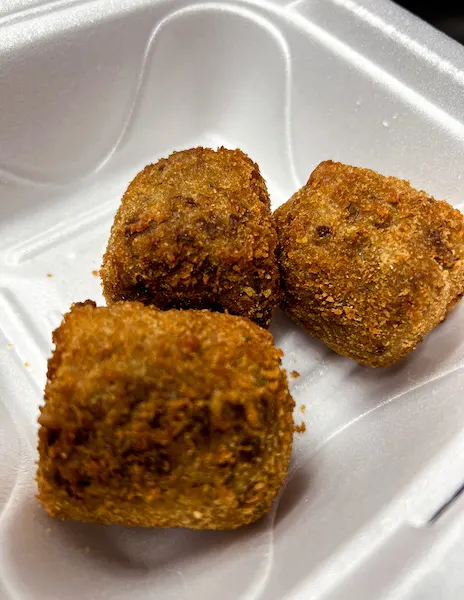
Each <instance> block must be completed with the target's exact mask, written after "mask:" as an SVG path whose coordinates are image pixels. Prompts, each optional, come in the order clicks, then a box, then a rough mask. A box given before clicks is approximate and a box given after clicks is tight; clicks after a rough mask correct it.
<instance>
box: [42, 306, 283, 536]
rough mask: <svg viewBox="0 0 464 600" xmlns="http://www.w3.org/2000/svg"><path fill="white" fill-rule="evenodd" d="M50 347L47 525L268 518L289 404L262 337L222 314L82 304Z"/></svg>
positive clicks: (214, 524) (216, 524)
mask: <svg viewBox="0 0 464 600" xmlns="http://www.w3.org/2000/svg"><path fill="white" fill-rule="evenodd" d="M53 339H54V342H55V344H56V349H55V351H54V354H53V357H52V358H51V359H50V361H49V366H48V374H47V376H48V381H47V385H46V388H45V405H44V406H43V408H42V409H41V416H40V418H39V423H40V425H41V428H40V430H39V453H40V460H39V468H38V475H37V480H38V486H39V499H40V501H41V502H42V504H43V505H44V507H45V508H46V510H47V512H48V513H49V514H50V515H52V516H54V517H61V518H66V519H76V520H80V521H88V522H97V523H119V524H123V525H138V526H158V527H190V528H195V529H233V528H236V527H241V526H242V525H246V524H248V523H251V522H253V521H255V520H256V519H258V518H259V517H261V516H262V515H263V514H264V513H265V512H266V511H268V510H269V508H270V506H271V503H272V500H273V499H274V497H275V496H276V494H277V492H278V490H279V488H280V487H281V485H282V483H283V481H284V479H285V477H286V474H287V469H288V463H289V458H290V452H291V447H292V433H293V430H292V428H293V420H292V409H293V404H294V403H293V400H292V398H291V396H290V394H289V391H288V388H287V380H286V375H285V371H283V370H282V369H281V368H280V356H281V351H279V350H278V349H276V348H275V347H274V345H273V339H272V336H271V334H270V333H268V332H267V331H265V330H264V329H261V328H260V327H258V326H257V325H256V324H254V323H252V322H251V321H249V320H248V319H244V318H241V317H234V316H232V315H225V314H218V313H212V312H208V311H194V310H187V311H178V310H170V311H166V312H162V311H160V310H158V309H157V308H155V307H147V306H144V305H143V304H141V303H139V302H127V303H118V304H114V305H113V306H111V307H109V308H106V307H102V308H96V307H95V304H94V303H93V302H90V301H87V302H85V303H83V304H76V305H74V306H73V307H72V309H71V312H70V313H68V314H67V315H65V317H64V321H63V323H62V324H61V325H60V327H59V328H58V329H57V330H56V331H55V332H54V335H53Z"/></svg>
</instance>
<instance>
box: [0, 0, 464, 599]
mask: <svg viewBox="0 0 464 600" xmlns="http://www.w3.org/2000/svg"><path fill="white" fill-rule="evenodd" d="M222 144H223V145H225V146H227V147H229V148H235V147H240V148H242V149H243V150H244V151H245V152H247V153H248V154H249V155H250V156H251V157H252V158H253V159H254V160H256V161H257V162H258V163H259V165H260V167H261V170H262V173H263V175H264V177H265V178H266V179H267V181H268V184H269V190H270V193H271V197H272V202H273V206H274V207H276V206H278V205H279V204H280V203H282V202H284V201H285V200H286V199H287V198H288V197H290V195H291V194H292V193H293V192H294V191H295V190H296V189H297V188H298V187H299V186H301V185H302V184H303V183H304V182H305V181H306V180H307V178H308V175H309V173H310V172H311V170H312V169H313V168H314V167H315V166H316V165H317V164H318V163H319V162H320V161H322V160H325V159H329V158H331V159H334V160H340V161H343V162H346V163H349V164H354V165H358V166H364V167H370V168H373V169H375V170H377V171H380V172H382V173H384V174H389V175H395V176H398V177H401V178H406V179H409V180H410V181H411V183H412V184H413V185H414V186H416V187H418V188H422V189H425V190H426V191H428V192H430V193H431V194H433V195H435V196H436V197H437V198H445V199H447V200H449V201H450V202H452V203H453V204H454V205H455V206H458V207H460V206H461V207H462V202H463V198H464V178H463V177H462V173H463V164H464V49H463V48H462V47H460V46H458V45H457V44H456V43H454V42H452V41H451V40H449V39H447V38H446V37H444V36H443V35H441V34H439V33H438V32H436V31H434V30H433V29H431V28H430V27H429V26H427V25H425V24H424V23H422V22H420V21H419V20H418V19H416V18H414V17H413V16H411V15H409V14H408V13H406V12H405V11H403V10H402V9H401V8H399V7H398V6H396V5H395V4H393V3H391V2H388V1H386V0H384V1H383V0H296V1H295V2H292V3H286V2H283V1H278V0H275V1H274V2H272V1H269V2H266V1H265V0H254V1H253V0H250V1H247V2H245V1H240V0H225V1H224V2H219V1H216V2H211V1H209V0H203V1H201V0H200V1H198V2H195V0H106V1H105V0H87V1H84V0H80V1H76V0H55V1H51V2H49V3H44V1H43V0H6V2H5V0H3V2H2V3H1V6H0V219H1V220H0V598H2V599H3V598H4V599H7V600H13V599H15V600H26V599H27V600H32V599H33V600H37V599H39V600H40V599H46V600H54V599H56V600H67V599H69V600H74V599H76V600H77V599H79V600H80V599H83V598H86V599H87V598H89V599H112V600H113V599H114V600H120V599H126V598H127V599H129V598H130V599H131V600H138V599H141V600H142V599H143V600H147V599H150V598H156V599H162V600H169V599H176V600H177V599H180V600H182V599H191V598H192V599H197V598H198V599H201V600H216V599H220V600H232V599H234V600H236V599H243V600H245V599H246V600H257V599H258V598H259V599H265V600H290V599H292V600H297V599H305V600H307V599H327V600H351V599H353V600H384V599H395V600H397V599H408V600H413V599H414V600H419V599H420V600H422V599H426V600H438V599H440V600H442V599H445V600H447V599H453V600H454V599H456V600H458V599H461V598H463V597H464V569H463V566H462V565H463V557H464V497H463V496H464V494H463V495H461V496H459V495H458V492H459V490H460V489H461V488H462V486H463V483H464V393H463V392H464V335H463V334H464V305H461V306H458V307H457V308H456V309H455V310H454V311H453V312H452V313H451V314H450V316H449V318H448V319H447V320H446V322H445V323H444V324H442V325H441V326H439V327H438V328H437V329H436V330H435V331H433V332H432V333H431V334H430V335H429V336H428V337H427V338H426V340H425V341H424V342H423V343H422V344H421V345H420V347H418V349H417V350H416V351H415V352H414V353H412V354H411V355H410V356H408V357H407V358H405V359H404V360H402V361H400V362H399V363H398V364H397V365H395V366H393V367H391V368H388V369H384V370H372V369H369V368H366V367H361V366H359V365H357V364H356V363H354V362H352V361H350V360H348V359H346V358H343V357H341V356H338V355H336V354H334V353H333V352H331V351H329V350H328V349H327V348H326V347H325V346H324V345H323V344H321V343H320V342H318V341H317V340H315V339H312V338H311V337H310V336H309V335H307V334H306V333H304V332H303V331H302V330H301V329H299V328H298V327H297V326H296V325H293V324H292V323H291V322H290V321H289V320H287V319H286V317H284V316H283V315H282V313H279V312H278V313H277V314H276V315H275V319H274V322H273V325H272V331H273V333H274V335H275V340H276V343H277V345H279V346H280V347H282V348H283V350H284V352H285V360H284V363H285V366H286V368H287V369H288V370H289V371H292V370H296V371H299V372H300V374H301V376H300V377H299V378H298V379H292V378H291V387H292V393H293V395H294V397H295V400H296V403H297V407H296V409H295V420H296V422H299V421H300V420H303V421H305V422H306V426H307V431H306V432H305V433H304V434H301V435H298V434H296V435H295V449H294V453H293V459H292V464H291V472H290V475H289V478H288V482H287V484H286V486H285V488H284V489H283V490H282V493H281V494H280V496H279V498H278V501H277V502H276V503H275V505H274V508H273V510H272V512H271V513H270V514H269V515H268V516H267V517H266V518H264V519H263V520H261V521H260V522H259V523H256V524H255V525H253V526H250V527H248V528H245V529H243V530H239V531H236V532H194V531H186V530H161V529H160V530H157V529H153V530H139V529H129V528H122V527H103V526H92V525H83V524H80V523H73V522H62V521H57V520H52V519H50V518H49V517H48V516H47V515H46V514H45V512H44V510H43V509H42V508H41V506H40V505H39V504H38V501H37V500H36V498H35V493H36V485H35V482H34V474H35V464H34V462H35V460H36V450H35V447H36V435H37V425H36V419H37V416H38V406H39V405H40V403H41V401H42V390H43V386H44V382H45V370H46V359H47V357H48V356H49V354H50V350H51V331H52V329H53V328H55V327H56V326H57V325H58V323H59V322H60V319H61V314H62V313H63V312H65V311H66V310H67V309H68V307H69V305H70V304H71V302H73V301H78V300H84V299H86V298H92V299H95V300H97V301H100V302H101V301H102V300H103V299H102V296H101V291H100V285H99V279H98V277H96V276H95V275H94V274H92V271H94V270H96V269H98V268H99V266H100V263H101V257H102V253H103V251H104V248H105V245H106V240H107V237H108V233H109V229H110V226H111V222H112V218H113V215H114V212H115V210H116V208H117V206H118V203H119V200H120V197H121V195H122V193H123V192H124V190H125V188H126V186H127V184H128V182H129V181H130V180H131V179H132V178H133V177H134V176H135V174H136V173H137V172H138V171H139V170H140V169H141V168H142V167H143V166H145V165H146V164H147V163H150V162H154V161H156V160H157V159H158V158H160V157H162V156H167V155H168V154H169V153H170V152H171V151H173V150H175V149H183V148H189V147H193V146H196V145H206V146H212V147H216V146H218V145H222ZM302 404H304V405H305V406H306V410H305V412H304V414H303V412H302V410H301V405H302ZM453 498H454V501H453V502H451V500H452V499H453Z"/></svg>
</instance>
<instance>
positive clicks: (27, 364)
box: [24, 360, 31, 369]
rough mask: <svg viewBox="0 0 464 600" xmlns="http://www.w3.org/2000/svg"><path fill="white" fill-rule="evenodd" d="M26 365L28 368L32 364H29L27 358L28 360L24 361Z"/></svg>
mask: <svg viewBox="0 0 464 600" xmlns="http://www.w3.org/2000/svg"><path fill="white" fill-rule="evenodd" d="M24 366H25V367H26V369H28V368H29V367H30V366H31V365H30V364H29V362H28V361H27V360H26V362H25V363H24Z"/></svg>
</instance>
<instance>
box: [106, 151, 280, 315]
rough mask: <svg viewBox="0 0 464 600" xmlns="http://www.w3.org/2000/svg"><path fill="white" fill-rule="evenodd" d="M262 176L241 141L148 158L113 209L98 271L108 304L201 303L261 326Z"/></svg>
mask: <svg viewBox="0 0 464 600" xmlns="http://www.w3.org/2000/svg"><path fill="white" fill-rule="evenodd" d="M276 247H277V235H276V232H275V229H274V226H273V223H272V216H271V212H270V201H269V195H268V193H267V189H266V184H265V182H264V180H263V178H262V177H261V175H260V172H259V169H258V166H257V165H256V164H255V163H253V162H252V161H251V160H250V159H249V158H248V157H247V156H246V155H245V154H244V153H243V152H241V151H240V150H226V149H225V148H219V149H218V150H217V152H215V151H213V150H210V149H208V148H194V149H191V150H185V151H183V152H175V153H174V154H172V155H171V156H170V157H169V158H167V159H161V160H160V161H158V162H157V163H156V164H155V165H149V166H147V167H145V169H144V170H143V171H142V172H141V173H139V174H138V175H137V177H136V178H135V179H134V180H133V181H132V183H131V184H130V185H129V188H128V190H127V192H126V193H125V195H124V197H123V199H122V203H121V206H120V208H119V210H118V212H117V214H116V217H115V220H114V224H113V228H112V230H111V236H110V239H109V242H108V247H107V250H106V254H105V256H104V258H103V267H102V270H101V277H102V283H103V293H104V296H105V298H106V300H107V302H108V303H109V304H110V303H112V302H116V301H120V300H140V301H141V302H143V303H144V304H155V305H156V306H158V307H159V308H161V309H168V308H208V309H212V310H218V311H220V312H223V311H225V312H229V313H231V314H234V315H240V316H246V317H248V318H250V319H252V320H254V321H256V322H257V323H258V324H260V325H262V326H264V327H268V326H269V323H270V320H271V315H272V311H273V310H274V308H275V307H276V306H277V305H278V304H279V300H280V291H279V272H278V266H277V261H276Z"/></svg>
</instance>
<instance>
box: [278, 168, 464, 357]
mask: <svg viewBox="0 0 464 600" xmlns="http://www.w3.org/2000/svg"><path fill="white" fill-rule="evenodd" d="M275 223H276V227H277V232H278V236H279V243H280V250H279V252H280V267H281V277H282V287H283V295H284V298H283V308H284V309H285V311H286V312H287V313H288V314H289V315H290V316H291V317H292V318H293V319H295V321H297V322H298V323H300V324H301V325H302V326H303V327H304V328H305V329H307V331H309V332H310V333H311V334H313V335H314V336H316V337H318V338H320V339H321V340H323V341H324V342H325V343H326V344H328V346H330V347H331V348H332V349H333V350H335V351H336V352H338V353H340V354H344V355H345V356H349V357H350V358H353V359H354V360H357V361H358V362H360V363H362V364H365V365H370V366H371V367H385V366H387V365H390V364H392V363H394V362H395V361H397V360H398V359H399V358H401V357H402V356H404V355H405V354H406V353H407V352H410V351H411V350H413V349H414V348H415V346H416V344H417V343H418V342H420V341H421V340H422V338H423V336H424V335H426V334H427V333H428V332H429V331H430V330H431V329H433V328H434V327H435V326H436V325H438V324H439V323H440V322H441V321H443V319H444V318H445V317H446V314H447V312H448V310H449V309H450V308H451V307H452V306H453V305H454V304H455V303H456V302H457V301H458V300H459V299H460V298H461V296H462V295H463V292H464V262H463V258H464V217H463V215H462V214H461V213H460V212H459V211H458V210H456V209H454V208H452V207H451V206H450V205H449V204H448V203H447V202H444V201H437V200H435V199H434V198H432V197H431V196H429V195H427V194H426V193H425V192H422V191H417V190H415V189H414V188H412V187H411V186H410V185H409V183H408V182H407V181H402V180H400V179H396V178H394V177H384V176H382V175H379V174H378V173H375V172H374V171H370V170H368V169H360V168H356V167H350V166H347V165H343V164H340V163H335V162H332V161H326V162H323V163H321V164H320V165H319V166H318V167H317V168H316V170H315V171H314V172H313V173H312V175H311V177H310V178H309V181H308V183H307V184H306V185H305V186H304V187H303V188H301V189H300V190H299V191H298V192H297V193H296V194H295V195H294V196H293V197H292V198H290V200H289V201H288V202H287V203H286V204H284V205H283V206H281V207H280V208H279V209H278V210H277V211H276V212H275Z"/></svg>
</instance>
